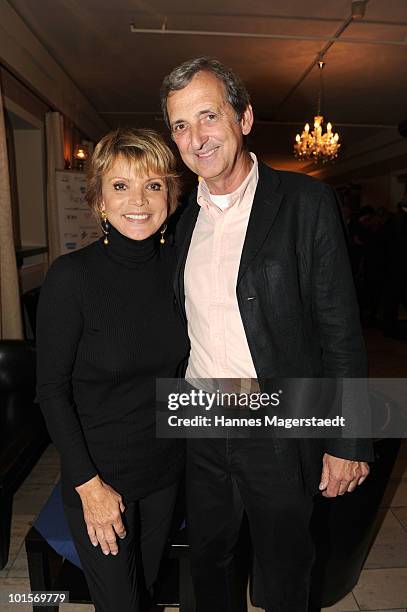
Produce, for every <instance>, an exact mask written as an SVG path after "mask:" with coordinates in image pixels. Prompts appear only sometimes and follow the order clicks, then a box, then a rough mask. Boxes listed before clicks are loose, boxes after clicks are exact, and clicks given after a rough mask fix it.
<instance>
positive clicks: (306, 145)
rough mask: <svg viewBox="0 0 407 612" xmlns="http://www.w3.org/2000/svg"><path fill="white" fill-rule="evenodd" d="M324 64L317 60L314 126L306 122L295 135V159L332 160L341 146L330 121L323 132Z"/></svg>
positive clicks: (317, 161) (318, 161)
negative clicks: (299, 132)
mask: <svg viewBox="0 0 407 612" xmlns="http://www.w3.org/2000/svg"><path fill="white" fill-rule="evenodd" d="M324 66H325V62H324V61H322V59H320V60H319V61H318V68H319V77H320V81H319V92H318V103H317V114H316V116H315V117H314V127H313V129H312V130H311V128H310V124H309V123H306V124H305V126H304V129H303V131H302V134H301V135H300V134H297V135H296V137H295V144H294V155H295V157H296V158H297V159H299V160H306V159H310V160H312V161H314V162H315V163H320V162H322V163H323V164H325V163H326V162H328V161H334V160H335V159H336V158H337V157H338V153H339V149H340V147H341V145H340V143H339V134H338V133H337V132H335V133H334V132H333V131H332V123H331V122H329V121H328V123H327V124H326V132H325V133H324V132H323V123H324V117H323V115H322V114H321V98H322V94H323V81H322V70H323V68H324Z"/></svg>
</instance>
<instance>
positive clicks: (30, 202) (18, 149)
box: [14, 129, 47, 247]
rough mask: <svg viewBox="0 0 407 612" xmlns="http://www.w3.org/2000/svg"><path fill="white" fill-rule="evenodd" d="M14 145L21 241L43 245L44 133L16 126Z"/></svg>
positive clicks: (44, 235) (44, 237) (44, 243)
mask: <svg viewBox="0 0 407 612" xmlns="http://www.w3.org/2000/svg"><path fill="white" fill-rule="evenodd" d="M14 145H15V153H16V168H17V186H18V201H19V212H20V233H21V243H22V245H23V246H25V247H26V246H33V245H34V246H46V244H47V238H46V231H45V206H44V203H45V202H44V200H45V198H44V194H45V184H44V158H45V156H44V150H43V132H42V130H40V129H31V130H27V129H15V130H14Z"/></svg>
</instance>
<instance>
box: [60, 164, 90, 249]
mask: <svg viewBox="0 0 407 612" xmlns="http://www.w3.org/2000/svg"><path fill="white" fill-rule="evenodd" d="M56 192H57V203H58V220H59V239H60V245H61V255H62V254H64V253H68V252H69V251H76V250H77V249H81V248H82V247H84V246H87V245H88V244H90V243H91V242H94V241H95V240H97V239H98V238H99V237H100V235H101V229H100V227H99V224H98V222H97V220H96V219H95V217H94V215H93V213H92V211H91V210H90V208H89V206H88V205H87V203H86V200H85V192H86V174H85V173H84V172H72V171H71V170H57V172H56Z"/></svg>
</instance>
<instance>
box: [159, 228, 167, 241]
mask: <svg viewBox="0 0 407 612" xmlns="http://www.w3.org/2000/svg"><path fill="white" fill-rule="evenodd" d="M166 229H167V224H166V223H164V225H163V227H162V228H161V230H160V234H161V238H160V244H165V238H164V234H165V231H166Z"/></svg>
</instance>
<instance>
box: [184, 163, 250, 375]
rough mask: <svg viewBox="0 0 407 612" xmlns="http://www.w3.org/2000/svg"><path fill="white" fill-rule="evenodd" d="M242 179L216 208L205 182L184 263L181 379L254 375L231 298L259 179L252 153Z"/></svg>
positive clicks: (203, 182) (200, 191) (233, 294)
mask: <svg viewBox="0 0 407 612" xmlns="http://www.w3.org/2000/svg"><path fill="white" fill-rule="evenodd" d="M250 155H251V158H252V160H253V166H252V168H251V170H250V173H249V174H248V176H247V177H246V178H245V180H244V181H243V183H242V184H241V185H240V186H239V187H238V189H236V191H234V192H233V193H231V194H227V196H225V200H226V202H227V207H226V208H225V209H224V210H221V209H220V208H219V207H218V206H216V204H214V202H213V201H212V200H211V194H210V193H209V190H208V187H207V185H206V183H205V181H203V180H201V181H200V183H199V187H198V197H197V199H198V204H199V205H200V207H201V210H200V211H199V214H198V218H197V221H196V225H195V229H194V232H193V235H192V240H191V245H190V248H189V251H188V257H187V261H186V265H185V275H184V282H185V308H186V314H187V319H188V334H189V337H190V340H191V353H190V357H189V362H188V368H187V372H186V377H187V378H188V379H192V378H256V370H255V368H254V364H253V360H252V357H251V354H250V351H249V346H248V344H247V339H246V335H245V332H244V328H243V323H242V319H241V317H240V312H239V306H238V303H237V297H236V283H237V275H238V270H239V264H240V258H241V255H242V249H243V243H244V239H245V236H246V230H247V224H248V222H249V216H250V211H251V207H252V203H253V198H254V194H255V191H256V187H257V182H258V178H259V173H258V164H257V159H256V156H255V155H254V154H253V153H251V154H250Z"/></svg>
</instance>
